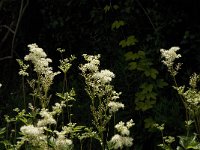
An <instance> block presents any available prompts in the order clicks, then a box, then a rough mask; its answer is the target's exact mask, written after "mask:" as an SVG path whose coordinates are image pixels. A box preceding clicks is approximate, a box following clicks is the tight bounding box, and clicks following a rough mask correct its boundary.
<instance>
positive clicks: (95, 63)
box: [80, 54, 100, 73]
mask: <svg viewBox="0 0 200 150" xmlns="http://www.w3.org/2000/svg"><path fill="white" fill-rule="evenodd" d="M83 57H84V58H85V60H86V61H87V62H88V63H86V64H84V65H81V67H80V70H81V71H82V72H83V73H86V72H87V71H89V72H96V71H98V69H99V68H98V67H99V64H100V61H99V58H100V55H94V56H93V55H87V54H83Z"/></svg>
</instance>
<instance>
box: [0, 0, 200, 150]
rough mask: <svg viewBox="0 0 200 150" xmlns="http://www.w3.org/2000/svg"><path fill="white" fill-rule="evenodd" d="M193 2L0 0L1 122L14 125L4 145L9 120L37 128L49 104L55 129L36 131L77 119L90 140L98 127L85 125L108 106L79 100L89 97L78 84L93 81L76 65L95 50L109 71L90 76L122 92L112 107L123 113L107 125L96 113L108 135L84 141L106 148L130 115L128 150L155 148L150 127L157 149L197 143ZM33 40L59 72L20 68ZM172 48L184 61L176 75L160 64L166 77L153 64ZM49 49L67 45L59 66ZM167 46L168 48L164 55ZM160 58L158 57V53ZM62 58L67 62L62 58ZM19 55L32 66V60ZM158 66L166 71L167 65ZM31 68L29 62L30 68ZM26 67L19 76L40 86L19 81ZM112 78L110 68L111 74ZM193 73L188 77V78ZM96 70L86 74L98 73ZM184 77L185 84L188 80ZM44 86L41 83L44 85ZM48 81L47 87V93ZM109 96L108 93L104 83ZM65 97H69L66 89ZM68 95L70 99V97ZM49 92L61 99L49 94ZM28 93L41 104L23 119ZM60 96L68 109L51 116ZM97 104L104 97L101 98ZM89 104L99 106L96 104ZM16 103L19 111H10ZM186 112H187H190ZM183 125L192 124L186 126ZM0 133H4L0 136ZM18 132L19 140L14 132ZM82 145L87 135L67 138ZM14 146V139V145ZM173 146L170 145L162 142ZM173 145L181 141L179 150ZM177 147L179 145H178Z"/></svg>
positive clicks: (196, 39)
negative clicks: (104, 76)
mask: <svg viewBox="0 0 200 150" xmlns="http://www.w3.org/2000/svg"><path fill="white" fill-rule="evenodd" d="M166 6H167V7H166ZM199 6H200V5H199V1H192V2H190V1H181V0H174V1H156V0H150V1H148V2H147V1H145V0H124V1H111V0H109V1H107V0H94V1H87V0H68V1H67V2H66V0H59V1H48V0H35V1H30V0H19V1H15V0H2V1H1V2H0V14H1V16H2V17H1V18H0V39H1V40H0V51H1V52H0V68H1V69H0V83H1V84H2V86H1V84H0V86H1V89H0V126H1V127H2V128H3V127H5V126H7V129H13V130H9V131H12V132H8V133H7V135H6V136H7V137H6V139H8V137H9V136H12V137H19V135H15V133H18V132H13V131H15V129H14V128H15V123H14V122H13V121H17V122H18V123H17V124H16V127H17V129H18V131H19V129H20V127H21V126H22V125H23V124H22V123H19V122H21V121H22V120H23V119H24V118H27V117H28V118H29V119H28V120H26V121H28V123H29V125H30V124H31V120H32V121H33V120H34V119H33V118H35V119H36V120H34V121H35V124H34V125H33V127H37V119H39V120H42V119H44V117H43V116H41V114H45V113H46V112H45V111H44V110H43V111H42V109H41V107H46V108H48V110H46V111H47V112H48V113H50V114H51V115H52V117H53V118H54V119H55V117H57V116H60V117H58V118H59V119H58V120H56V122H59V124H58V126H56V127H55V124H54V123H55V122H54V123H53V124H52V125H48V128H49V129H50V130H49V131H45V136H46V133H48V134H49V133H50V132H52V131H54V130H56V128H57V129H59V130H58V132H62V130H61V126H63V125H64V124H62V122H63V123H65V126H67V124H66V123H67V122H70V120H71V119H72V120H71V121H73V122H76V123H78V124H77V125H76V126H78V127H77V128H76V130H77V132H76V133H80V132H81V134H82V133H87V136H89V135H88V133H91V134H92V135H93V132H92V131H94V130H97V131H98V133H99V136H100V133H101V128H100V127H99V126H98V125H97V124H96V123H93V124H92V123H91V120H92V119H95V118H94V116H95V117H97V118H98V116H97V115H95V114H96V113H100V114H103V113H104V112H105V111H108V112H109V110H105V107H104V106H106V105H107V103H105V102H103V105H102V106H101V107H103V108H104V109H102V110H101V109H100V108H96V107H94V106H93V107H90V105H91V102H92V101H88V99H92V97H91V96H88V94H87V93H86V92H85V91H84V90H83V89H84V88H85V82H86V85H87V86H86V88H89V85H90V84H91V82H92V81H93V79H91V80H89V79H88V77H89V76H92V73H89V72H86V73H87V75H85V76H84V75H82V76H81V75H80V74H81V72H82V71H81V70H80V69H78V68H79V67H80V66H79V64H80V63H81V64H83V63H84V62H83V61H84V58H82V57H81V55H82V54H84V53H85V54H89V55H87V56H90V55H92V56H94V57H98V55H97V54H101V62H102V63H101V65H102V67H103V68H109V70H110V72H109V71H108V70H102V72H101V70H98V71H99V74H100V73H101V74H106V73H108V74H109V76H108V77H109V79H113V81H112V84H113V85H114V86H115V89H116V91H120V92H122V94H121V95H120V100H121V102H120V103H115V104H119V105H118V106H120V107H122V108H123V107H124V109H120V113H116V114H115V115H113V117H111V118H115V121H113V119H109V118H110V114H109V113H108V114H106V115H105V114H104V118H101V119H100V120H104V121H105V122H108V121H109V123H108V124H107V125H106V129H109V132H108V133H109V136H108V137H107V135H106V134H105V133H104V138H102V135H101V136H100V137H101V138H96V139H95V138H94V137H93V140H92V142H91V143H92V145H91V146H92V147H93V148H94V147H95V146H96V147H101V144H99V143H101V142H98V141H101V140H102V139H105V140H104V141H103V143H104V144H105V145H106V144H107V143H106V141H109V140H110V139H111V135H114V133H115V131H114V124H116V123H117V122H120V121H121V120H124V121H128V120H130V119H131V118H133V120H134V122H135V126H134V128H131V134H130V136H131V138H133V139H134V142H133V143H134V144H133V146H132V147H134V149H136V150H142V149H144V150H146V149H152V150H155V149H159V148H160V147H158V146H157V145H158V144H160V143H162V138H161V136H160V134H159V132H158V131H157V130H155V127H157V128H158V129H159V130H160V131H161V133H162V134H163V141H164V143H163V144H164V145H161V146H162V147H163V148H166V149H167V148H169V147H170V146H171V148H172V149H176V147H177V146H178V145H179V146H180V147H182V148H183V147H185V149H187V148H186V146H188V148H189V147H191V145H190V146H189V143H192V144H193V146H194V147H193V149H195V146H196V148H197V149H198V142H197V141H196V140H197V139H198V138H199V137H198V136H196V135H193V134H192V133H194V132H196V133H199V130H200V129H199V126H200V125H199V117H198V113H199V112H198V102H197V101H196V100H197V99H198V83H197V84H196V85H195V82H198V78H199V76H198V72H199V71H200V68H199V65H198V64H199V60H200V59H199V51H198V49H199V48H200V45H199V39H200V37H199V29H200V28H199V22H198V19H197V18H198V16H197V14H198V12H199V10H200V9H199ZM32 42H36V43H37V44H38V45H40V46H41V47H43V48H44V49H45V50H46V53H47V54H48V56H49V57H50V58H52V60H53V63H52V68H58V67H57V66H59V68H58V69H55V70H60V71H61V72H62V73H59V72H54V71H53V70H51V69H50V68H51V67H50V68H49V71H50V72H49V71H48V72H49V74H48V72H47V74H43V75H41V76H38V75H37V74H35V73H34V70H32V69H36V68H33V67H34V66H33V64H32V65H31V64H29V66H28V65H27V63H26V61H25V62H24V61H22V58H23V57H24V55H26V54H27V51H26V49H27V48H26V45H28V44H29V43H32ZM171 45H179V46H180V47H181V50H180V53H181V55H182V57H181V58H179V59H180V62H182V63H183V64H182V65H181V69H180V70H179V73H178V74H177V75H176V73H177V72H176V71H177V70H173V69H176V68H170V66H168V67H169V68H168V70H169V71H171V73H169V74H168V73H166V68H165V67H164V65H161V59H162V58H161V57H160V48H163V47H165V48H169V47H170V46H171ZM58 47H62V48H64V49H66V52H65V53H62V49H58V50H59V51H60V52H61V58H62V60H61V61H60V62H59V61H58V60H59V59H60V55H59V53H58V52H57V51H56V50H57V48H58ZM175 49H176V48H175ZM173 50H174V49H171V51H170V52H172V51H173ZM162 52H167V51H164V50H163V51H162ZM174 52H175V51H174ZM163 54H164V53H163ZM173 54H174V53H173ZM73 55H75V56H76V57H77V58H75V57H74V56H73ZM67 56H71V57H67ZM87 56H85V57H87ZM174 56H175V55H174ZM178 56H179V55H178ZM66 57H67V58H68V59H64V58H66ZM163 58H164V56H163ZM16 59H17V60H18V63H19V65H20V67H21V70H20V74H21V75H24V76H21V78H20V77H19V76H17V75H16V74H17V73H18V68H19V66H18V64H17V63H16ZM20 59H21V60H20ZM26 59H27V60H29V61H33V60H31V58H26ZM164 61H165V65H166V63H167V60H164ZM41 62H43V61H41ZM176 62H177V60H175V62H174V63H175V64H176ZM49 63H51V60H50V59H47V64H49ZM47 64H44V65H47ZM66 64H67V65H66ZM71 64H72V66H73V67H71ZM194 64H196V65H194ZM35 65H37V63H36V62H35ZM65 65H66V66H65ZM69 68H70V69H69ZM25 69H27V70H28V73H29V76H28V78H29V79H31V78H32V79H37V80H41V81H42V80H43V83H42V82H40V83H38V82H37V83H36V81H35V83H34V80H29V82H27V79H28V78H27V76H26V75H27V74H26V72H24V71H25ZM68 69H69V70H68ZM38 71H39V70H38ZM51 71H52V72H51ZM111 72H115V76H114V75H113V74H112V73H111ZM193 72H197V73H196V74H193ZM82 73H83V72H82ZM99 74H96V75H95V76H98V77H99ZM47 75H48V76H47ZM170 75H172V76H170ZM175 75H176V76H175ZM189 76H191V79H190V82H189V83H188V78H189ZM54 77H55V79H54ZM113 77H115V78H113ZM175 77H176V78H175ZM84 78H86V80H84ZM8 79H9V80H8ZM53 79H54V84H53V82H52V81H53ZM47 80H49V82H48V84H45V82H46V81H47ZM84 81H85V82H84ZM192 82H193V83H192ZM95 84H97V83H95ZM98 84H99V83H98ZM30 85H31V87H32V88H30ZM34 85H37V87H41V88H40V89H37V88H36V87H33V86H34ZM50 85H51V88H49V87H50ZM171 85H174V87H175V89H173V88H171ZM183 85H185V87H184V86H183ZM72 87H73V90H72ZM36 89H37V90H36ZM34 90H35V91H34ZM88 90H91V89H87V90H86V91H87V92H90V93H91V92H97V93H96V96H97V97H98V96H99V95H98V94H99V93H98V91H88ZM110 90H113V87H112V88H111V89H110ZM47 91H48V92H47ZM66 91H67V92H68V94H67V93H65V92H66ZM74 91H75V93H76V95H74ZM56 92H59V93H60V94H57V95H56ZM29 93H32V94H31V95H30V94H29ZM70 94H72V95H73V96H74V99H76V101H74V99H73V100H72V99H71V100H69V103H68V102H67V103H68V104H66V103H64V101H65V100H66V98H67V96H69V95H70ZM118 94H119V93H118ZM179 95H180V96H179ZM109 96H111V95H109ZM34 97H35V98H36V97H37V98H36V99H40V101H35V105H33V106H40V107H39V108H40V110H38V112H37V111H36V110H35V112H37V113H36V114H37V115H36V114H27V112H29V111H32V110H31V109H30V108H29V109H28V107H29V106H28V103H32V104H33V101H32V99H34ZM50 99H51V100H50ZM59 100H62V101H63V102H62V103H60V105H63V106H64V105H68V107H65V108H64V109H63V112H62V113H58V114H59V115H58V114H56V115H55V114H54V112H53V108H52V107H51V106H56V103H57V102H58V101H59ZM103 100H105V101H107V99H106V98H105V97H104V98H103ZM60 102H61V101H60ZM107 102H108V101H107ZM121 103H123V104H124V105H122V104H121ZM111 104H112V103H110V104H109V106H111ZM96 105H98V104H96V103H95V106H96ZM15 107H18V108H20V110H17V109H16V110H15V111H14V112H13V111H10V110H13V109H14V108H15ZM193 107H195V109H192V108H193ZM24 108H26V111H25V112H24V111H22V109H24ZM31 108H34V107H31ZM94 109H95V111H94ZM90 110H92V111H90ZM191 110H192V111H191ZM91 112H92V113H91ZM16 114H17V116H16ZM53 114H54V115H53ZM70 114H71V115H70ZM4 115H9V116H11V118H7V117H6V120H7V122H9V123H10V122H12V123H11V124H12V125H9V126H8V124H7V125H6V122H5V118H4ZM31 115H32V116H31ZM34 115H36V116H34ZM14 116H16V117H14ZM114 116H115V117H114ZM97 118H96V119H97ZM20 120H21V121H20ZM39 120H38V121H39ZM97 120H98V119H97ZM97 120H96V121H97ZM190 120H193V123H191V121H190ZM26 121H24V122H23V123H25V122H26ZM184 121H186V124H185V123H184ZM97 122H98V121H97ZM105 122H104V124H105ZM162 124H164V126H163V125H162ZM102 125H103V122H102ZM185 125H186V126H185ZM76 126H74V127H76ZM86 126H87V127H91V126H93V129H90V128H86ZM124 126H125V124H124ZM31 127H32V126H31ZM108 127H109V128H108ZM163 127H164V129H163ZM185 127H186V128H185ZM85 129H86V130H87V131H85ZM185 129H187V130H186V131H189V129H190V132H189V133H186V132H185ZM116 130H117V129H116ZM23 131H24V130H23ZM3 132H4V128H3V129H2V130H1V132H0V133H3ZM58 132H52V134H51V136H52V137H53V138H55V139H56V138H58V134H59V133H58ZM57 133H58V134H57ZM101 134H102V133H101ZM116 134H117V133H116ZM119 135H120V134H119ZM179 135H180V136H179ZM189 135H190V136H189ZM20 136H21V137H22V135H20ZM171 136H173V137H175V139H173V138H171ZM177 136H179V137H177ZM105 137H107V138H105ZM75 139H76V140H75ZM90 139H91V138H90V137H89V138H87V139H86V140H81V142H80V141H79V139H78V138H77V137H76V138H74V140H73V142H74V143H81V144H82V145H83V149H86V147H87V148H88V147H90ZM16 140H18V141H19V139H16ZM173 140H175V142H173V143H172V144H170V143H171V142H172V141H173ZM68 142H69V141H68ZM179 142H180V144H178V143H179ZM14 143H16V141H15V138H13V139H12V140H11V144H14ZM25 143H26V142H25ZM7 144H8V143H7ZM81 144H78V145H79V146H80V145H81ZM48 145H51V144H48ZM181 145H182V146H181ZM1 146H3V144H1ZM51 146H52V145H51ZM80 147H81V146H80ZM80 147H78V149H79V148H80ZM132 147H131V148H130V149H132ZM180 147H179V149H181V148H180Z"/></svg>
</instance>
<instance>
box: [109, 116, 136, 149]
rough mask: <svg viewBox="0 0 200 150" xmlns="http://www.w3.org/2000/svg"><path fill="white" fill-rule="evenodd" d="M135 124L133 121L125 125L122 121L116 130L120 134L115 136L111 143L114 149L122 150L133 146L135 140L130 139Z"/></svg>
mask: <svg viewBox="0 0 200 150" xmlns="http://www.w3.org/2000/svg"><path fill="white" fill-rule="evenodd" d="M134 125H135V123H134V122H133V120H132V119H131V120H130V121H128V122H127V123H126V125H125V123H124V122H122V121H120V122H119V123H118V124H117V125H115V128H116V129H117V131H118V132H119V133H120V134H115V135H114V136H113V137H112V138H111V140H110V141H109V142H110V143H111V144H112V147H113V149H119V148H120V149H122V148H123V147H130V146H132V145H133V138H131V137H129V135H130V131H129V128H131V127H132V126H134Z"/></svg>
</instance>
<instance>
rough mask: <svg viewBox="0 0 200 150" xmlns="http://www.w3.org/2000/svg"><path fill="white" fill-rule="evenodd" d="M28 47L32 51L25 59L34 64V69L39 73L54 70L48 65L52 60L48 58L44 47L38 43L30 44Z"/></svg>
mask: <svg viewBox="0 0 200 150" xmlns="http://www.w3.org/2000/svg"><path fill="white" fill-rule="evenodd" d="M28 47H29V52H30V53H29V54H28V55H26V56H25V57H24V60H26V61H31V62H32V63H33V64H34V71H36V72H37V73H38V74H44V73H45V72H46V71H49V70H52V68H49V67H48V66H49V63H50V62H52V60H51V59H50V58H46V57H47V55H46V53H45V52H44V51H43V49H42V48H39V47H38V45H37V44H29V45H28Z"/></svg>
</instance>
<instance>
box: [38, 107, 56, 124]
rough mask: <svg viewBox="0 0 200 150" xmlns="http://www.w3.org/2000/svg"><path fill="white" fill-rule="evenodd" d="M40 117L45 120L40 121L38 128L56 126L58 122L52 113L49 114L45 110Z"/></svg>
mask: <svg viewBox="0 0 200 150" xmlns="http://www.w3.org/2000/svg"><path fill="white" fill-rule="evenodd" d="M40 116H41V117H43V119H41V120H39V121H38V123H37V126H38V127H45V126H47V125H51V124H56V120H55V119H54V118H53V116H52V114H51V112H48V110H47V109H44V108H43V109H42V110H41V111H40Z"/></svg>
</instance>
